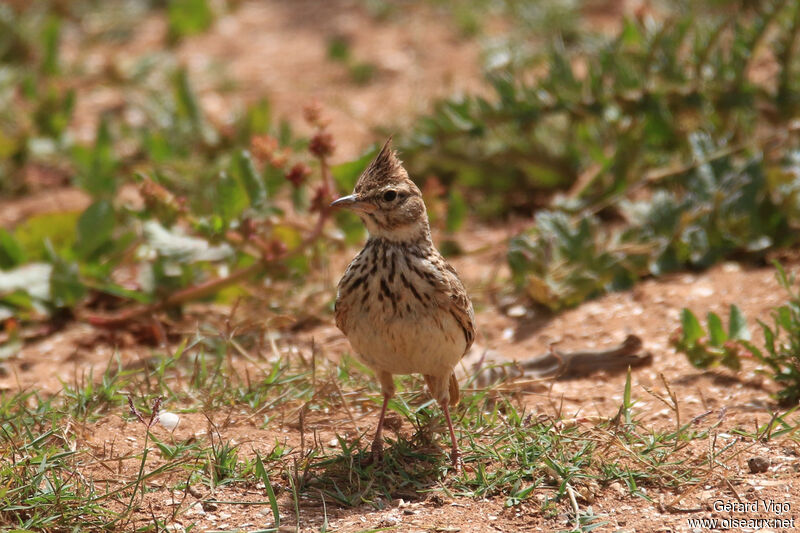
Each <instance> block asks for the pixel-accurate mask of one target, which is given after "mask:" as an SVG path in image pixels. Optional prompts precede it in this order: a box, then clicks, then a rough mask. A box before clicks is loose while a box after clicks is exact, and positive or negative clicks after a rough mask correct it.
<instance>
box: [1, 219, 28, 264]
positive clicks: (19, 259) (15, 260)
mask: <svg viewBox="0 0 800 533" xmlns="http://www.w3.org/2000/svg"><path fill="white" fill-rule="evenodd" d="M24 262H25V252H24V251H23V249H22V247H21V246H20V244H19V243H18V242H17V239H15V238H14V236H13V235H11V234H10V233H9V232H8V231H6V230H5V229H3V228H0V269H3V270H6V269H9V268H14V267H15V266H17V265H19V264H22V263H24Z"/></svg>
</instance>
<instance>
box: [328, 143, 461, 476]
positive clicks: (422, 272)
mask: <svg viewBox="0 0 800 533" xmlns="http://www.w3.org/2000/svg"><path fill="white" fill-rule="evenodd" d="M391 143H392V139H391V137H390V138H389V139H388V140H387V141H386V142H385V144H384V145H383V147H382V148H381V150H380V151H379V152H378V154H377V155H376V156H375V158H374V159H373V160H372V162H371V163H370V164H369V165H368V166H367V167H366V169H365V170H364V171H363V172H362V173H361V175H360V176H359V178H358V180H357V181H356V184H355V188H354V190H353V194H350V195H347V196H344V197H342V198H339V199H337V200H335V201H333V202H332V203H331V204H330V205H331V207H334V208H345V209H349V210H351V211H353V212H355V213H356V214H358V216H359V217H360V218H361V220H362V221H363V223H364V225H365V226H366V228H367V232H368V234H369V236H368V239H367V242H366V244H365V245H364V248H363V249H362V250H361V252H360V253H359V254H358V255H356V257H355V258H354V259H353V260H352V262H351V263H350V265H349V266H348V267H347V269H346V270H345V272H344V274H343V276H342V278H341V280H340V281H339V284H338V286H337V294H336V304H335V313H334V314H335V319H336V326H337V327H338V328H339V329H340V330H341V331H342V333H344V335H345V336H346V337H347V339H348V340H349V342H350V345H351V346H352V348H353V350H354V352H355V354H356V356H357V357H358V358H359V359H360V360H361V361H362V362H363V363H364V364H365V365H366V366H368V367H369V368H371V369H372V370H373V371H374V373H375V375H376V377H377V379H378V381H379V382H380V386H381V392H382V393H383V405H382V407H381V411H380V417H379V419H378V427H377V429H376V431H375V438H374V439H373V441H372V448H371V460H372V461H375V462H380V461H382V459H383V437H382V431H383V425H384V420H385V417H386V408H387V405H388V403H389V400H390V399H391V398H392V396H394V393H395V385H394V378H393V376H394V375H395V374H401V375H402V374H422V376H423V377H424V379H425V383H426V385H427V387H428V390H429V391H430V393H431V395H432V396H433V398H434V399H435V400H436V402H437V403H438V404H439V406H440V407H441V409H442V412H443V413H444V417H445V419H446V421H447V427H448V430H449V432H450V442H451V446H452V450H451V460H452V465H453V468H454V469H455V470H456V471H458V470H459V469H460V465H461V456H460V452H459V449H458V442H457V440H456V435H455V431H454V429H453V421H452V418H451V416H450V407H451V406H455V405H456V404H458V401H459V396H460V391H459V386H458V381H457V380H456V377H455V374H454V373H453V369H454V368H455V366H456V365H457V364H458V362H459V361H460V360H461V358H462V357H463V356H464V354H465V353H466V352H467V351H468V350H469V348H470V347H471V346H472V343H473V340H474V339H475V313H474V310H473V307H472V302H471V301H470V298H469V296H468V295H467V291H466V290H465V289H464V285H463V283H462V282H461V279H460V278H459V276H458V273H457V272H456V270H455V269H454V268H453V267H452V266H451V265H450V264H448V262H447V261H446V260H445V259H444V257H442V254H441V253H440V252H439V250H438V249H437V248H436V246H435V245H434V243H433V240H432V237H431V229H430V222H429V220H428V214H427V210H426V207H425V202H424V201H423V198H422V193H421V192H420V189H419V187H417V185H416V184H415V183H414V182H413V181H412V180H411V179H410V178H409V176H408V172H407V171H406V169H405V168H404V167H403V164H402V162H401V161H400V160H399V159H398V157H397V152H396V151H395V150H394V149H393V148H392V144H391Z"/></svg>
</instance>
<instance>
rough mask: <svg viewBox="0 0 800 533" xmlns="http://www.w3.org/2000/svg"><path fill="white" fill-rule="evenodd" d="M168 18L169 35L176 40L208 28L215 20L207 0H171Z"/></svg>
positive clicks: (168, 7)
mask: <svg viewBox="0 0 800 533" xmlns="http://www.w3.org/2000/svg"><path fill="white" fill-rule="evenodd" d="M167 20H168V23H169V37H170V39H171V40H172V41H173V42H175V41H177V40H179V39H181V38H183V37H186V36H188V35H196V34H198V33H202V32H204V31H205V30H207V29H208V28H209V27H210V26H211V24H212V23H213V22H214V14H213V13H212V12H211V7H210V6H209V5H208V1H207V0H169V3H168V5H167Z"/></svg>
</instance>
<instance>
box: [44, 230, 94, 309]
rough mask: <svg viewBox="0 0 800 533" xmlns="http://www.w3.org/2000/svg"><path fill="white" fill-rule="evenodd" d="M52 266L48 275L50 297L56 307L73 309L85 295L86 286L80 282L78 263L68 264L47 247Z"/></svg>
mask: <svg viewBox="0 0 800 533" xmlns="http://www.w3.org/2000/svg"><path fill="white" fill-rule="evenodd" d="M47 248H48V252H49V254H50V256H51V262H52V264H53V271H52V272H51V273H50V297H51V299H52V303H53V305H55V306H56V307H74V306H75V304H77V303H78V302H79V301H80V300H81V299H83V297H84V296H85V295H86V286H85V285H84V284H83V283H82V282H81V280H80V276H79V270H78V263H75V262H68V261H65V260H64V259H62V258H61V257H59V256H57V255H56V254H55V252H54V251H53V249H52V247H50V246H49V245H48V246H47Z"/></svg>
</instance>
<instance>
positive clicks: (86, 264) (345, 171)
mask: <svg viewBox="0 0 800 533" xmlns="http://www.w3.org/2000/svg"><path fill="white" fill-rule="evenodd" d="M201 3H203V4H205V3H204V2H201ZM91 4H92V2H88V1H87V2H76V3H71V4H69V5H68V6H63V8H64V10H66V11H67V12H66V13H62V12H61V11H60V10H59V6H61V4H56V3H53V4H48V3H42V4H37V5H35V6H33V7H30V8H26V9H17V10H15V9H12V8H11V7H10V6H0V15H1V16H0V19H2V21H3V24H4V25H5V27H6V28H8V29H13V30H14V31H13V32H0V35H2V37H0V60H2V64H1V65H0V82H2V85H0V100H2V101H3V103H4V105H3V106H1V107H0V109H1V111H0V114H1V116H0V152H2V154H3V157H0V184H2V185H0V187H1V188H2V192H3V195H4V196H12V195H21V194H25V193H30V192H35V191H36V190H39V189H44V188H47V187H52V186H60V185H67V184H73V185H76V186H78V187H80V188H82V189H83V190H84V191H86V192H87V193H88V194H89V195H90V196H91V205H90V206H89V207H88V208H86V209H85V210H84V211H82V212H75V213H73V212H57V213H48V214H42V215H37V216H33V217H29V218H27V219H26V220H24V221H22V222H21V223H20V224H18V225H16V226H15V227H14V228H13V230H0V268H2V270H1V271H0V319H7V318H10V317H16V318H17V319H23V320H34V319H38V318H43V317H47V316H51V315H53V314H54V313H56V314H59V313H62V312H67V313H70V314H71V313H75V312H78V313H84V312H86V311H87V310H88V311H89V313H88V314H84V318H86V319H87V320H89V321H91V322H93V323H95V324H97V325H114V324H119V323H122V322H125V321H128V320H131V319H133V318H137V317H140V316H147V315H148V314H149V313H151V312H153V311H155V310H161V309H167V310H169V309H178V308H179V307H180V304H182V303H183V302H185V301H189V300H196V299H201V298H207V297H209V296H213V295H214V294H217V293H220V291H223V290H224V289H226V288H229V287H233V286H235V285H236V284H237V283H238V282H240V281H242V280H244V279H246V278H249V277H262V278H263V277H267V278H269V279H271V280H273V281H280V280H292V279H295V280H300V279H302V276H303V275H305V274H307V273H308V272H309V270H310V268H311V265H312V264H316V263H319V261H321V260H322V258H323V257H324V254H323V253H322V252H323V250H324V246H325V244H326V242H327V241H328V240H329V239H323V238H322V237H323V233H322V229H323V226H324V223H325V221H326V220H327V219H329V218H330V217H331V216H332V214H331V213H329V212H328V209H327V205H328V203H329V202H330V200H331V199H332V198H333V196H334V194H335V190H336V188H337V184H342V185H347V186H349V187H352V183H353V182H354V181H355V179H356V177H357V176H358V174H359V173H360V171H361V170H362V169H363V166H364V164H365V161H366V159H361V160H359V161H357V162H355V164H349V165H342V166H338V167H331V166H330V164H329V163H328V159H329V157H330V155H331V154H332V153H333V151H334V150H335V140H334V139H333V138H332V136H331V134H330V133H329V132H328V131H327V129H326V124H327V122H326V119H325V117H324V115H323V111H322V110H321V109H320V108H318V107H315V106H310V107H309V108H308V109H306V120H307V122H308V123H309V125H310V126H311V127H312V130H313V131H314V134H313V135H312V136H311V138H303V137H299V136H297V135H296V134H295V133H294V132H293V129H292V128H291V127H290V125H289V124H288V123H286V122H283V121H276V120H275V119H274V118H273V117H272V113H271V109H270V105H269V103H268V101H266V100H261V101H258V102H256V103H254V104H253V105H251V106H249V107H247V108H245V109H241V110H240V111H236V112H233V113H232V114H231V117H230V119H229V120H227V121H220V120H219V119H218V118H213V117H210V116H207V114H206V113H204V112H203V108H202V106H201V104H200V101H199V97H198V95H197V93H196V92H195V90H194V88H193V86H192V82H191V80H190V77H189V74H188V72H187V70H186V69H185V68H183V67H181V66H179V65H176V62H175V61H174V60H173V58H172V57H171V56H170V55H169V52H158V53H157V54H156V55H153V54H150V55H147V54H145V55H143V56H142V57H141V58H140V59H138V60H137V61H136V62H135V63H134V64H122V63H113V64H109V65H107V67H106V68H107V69H110V71H106V72H102V73H99V74H97V75H99V76H101V80H102V83H110V84H111V86H112V87H113V88H114V89H115V90H117V91H119V94H120V99H119V102H118V103H117V104H115V105H114V106H112V107H110V108H108V109H107V110H106V111H104V112H103V113H102V114H101V116H100V118H99V122H98V124H97V127H96V132H95V135H94V136H93V140H92V141H91V142H89V143H85V142H79V141H76V140H75V138H73V136H72V134H71V131H70V129H69V128H68V126H69V125H70V124H71V123H72V121H73V120H75V118H76V117H74V115H73V114H74V110H75V104H76V101H75V100H76V97H75V94H76V92H75V89H74V87H73V85H75V84H79V83H92V80H91V79H87V74H86V73H85V72H81V70H80V69H81V65H80V64H79V63H80V62H76V63H70V64H67V63H66V62H65V61H63V60H62V57H61V55H62V54H61V50H62V43H61V38H60V35H61V28H62V27H64V26H68V25H69V24H71V22H70V20H71V17H77V16H79V13H80V12H81V10H83V9H86V10H88V9H90V5H91ZM196 4H198V2H181V1H175V2H167V3H166V5H165V6H164V7H165V8H166V10H167V17H168V19H169V20H172V18H173V14H175V13H177V14H175V15H174V16H175V17H177V19H180V20H181V21H183V22H184V23H187V24H188V22H187V18H186V17H185V16H184V15H181V14H180V12H181V10H190V11H192V12H195V11H196V9H195V8H196V7H197V6H196ZM106 7H107V9H104V10H100V11H99V12H98V14H97V17H98V21H97V26H98V28H101V29H98V30H97V31H95V32H93V31H91V30H88V31H87V33H85V34H79V37H78V38H79V39H83V40H84V42H83V44H84V45H85V44H86V43H87V42H93V43H94V42H97V43H101V44H106V45H112V44H114V43H117V42H118V40H119V39H121V40H122V42H124V41H125V39H126V38H127V37H119V36H120V34H121V33H123V34H124V33H125V32H126V31H127V30H128V29H129V28H130V25H131V24H135V23H136V21H137V20H138V21H139V22H141V20H142V18H143V17H145V16H147V14H148V11H147V9H149V8H150V7H153V8H155V7H158V6H145V8H147V9H142V6H141V5H140V4H135V3H134V4H131V5H129V3H126V2H112V3H111V5H110V6H106ZM115 9H118V10H119V12H116V11H115ZM104 17H108V20H105V19H104ZM137 17H138V18H137ZM101 20H102V23H101V22H100V21H101ZM207 23H208V21H205V22H202V24H200V23H199V22H198V25H192V26H191V27H189V26H186V27H181V28H178V27H177V26H176V27H175V28H173V27H172V26H170V30H169V31H170V39H173V37H175V36H177V37H182V36H185V35H191V34H192V33H195V32H196V31H199V30H200V29H201V28H202V27H205V25H207ZM84 26H85V25H82V26H81V28H83V27H84ZM88 26H89V27H90V28H93V27H94V26H93V25H91V24H89V25H88ZM73 29H74V28H73ZM175 32H177V33H175ZM87 46H88V45H87ZM164 54H166V55H164ZM90 77H91V76H90ZM95 82H96V80H95ZM371 153H372V152H369V153H368V154H367V156H369V155H371ZM126 191H127V192H126ZM314 218H316V220H314ZM336 221H337V222H338V225H339V226H340V229H341V231H342V234H343V235H344V237H345V238H347V239H349V240H351V241H354V240H357V239H359V238H360V236H361V235H362V234H363V229H362V227H361V225H360V224H357V223H355V221H354V220H353V217H348V215H346V214H337V216H336ZM231 291H232V292H231ZM231 291H229V292H228V293H227V296H226V297H227V298H231V297H234V296H235V295H236V294H239V293H240V291H239V290H237V289H231ZM276 305H277V304H276ZM123 308H124V310H125V312H121V313H120V312H118V311H119V310H120V309H123ZM278 312H279V311H276V313H278ZM13 333H14V332H13V331H12V335H11V337H13ZM6 337H7V339H8V336H6ZM12 340H13V339H12Z"/></svg>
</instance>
